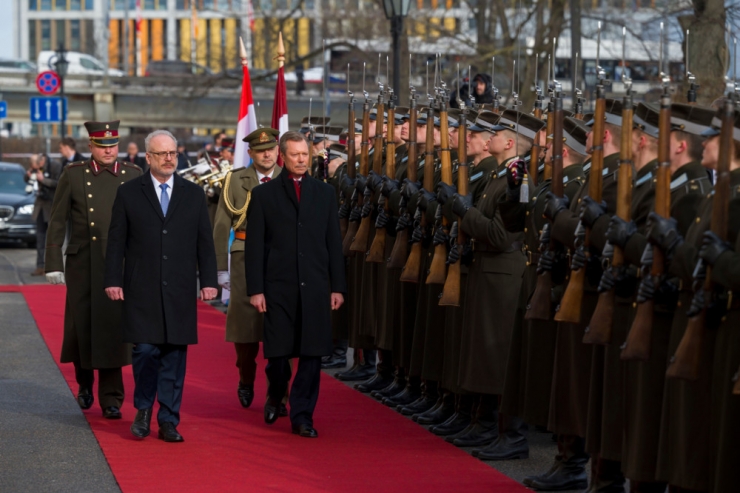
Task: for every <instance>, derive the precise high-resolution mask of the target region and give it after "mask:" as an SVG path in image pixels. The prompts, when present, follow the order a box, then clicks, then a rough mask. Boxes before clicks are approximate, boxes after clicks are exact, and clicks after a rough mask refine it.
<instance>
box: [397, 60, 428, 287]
mask: <svg viewBox="0 0 740 493" xmlns="http://www.w3.org/2000/svg"><path fill="white" fill-rule="evenodd" d="M428 71H429V64H427V72H428ZM427 98H429V108H427V128H426V130H427V134H426V139H425V144H424V189H425V190H427V191H431V190H432V189H433V188H434V98H433V97H432V96H431V94H429V73H427ZM419 221H420V223H421V224H420V225H421V230H422V231H425V230H426V227H427V217H426V214H421V219H420V220H419ZM421 243H422V242H420V241H417V242H415V243H413V244H412V245H411V253H409V258H408V259H406V264H405V265H404V267H403V271H401V282H419V279H420V275H421V256H422V253H423V252H422V244H421Z"/></svg>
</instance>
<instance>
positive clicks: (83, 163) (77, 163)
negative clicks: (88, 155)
mask: <svg viewBox="0 0 740 493" xmlns="http://www.w3.org/2000/svg"><path fill="white" fill-rule="evenodd" d="M86 165H87V161H75V162H74V163H69V164H68V165H67V166H65V168H79V167H80V166H86Z"/></svg>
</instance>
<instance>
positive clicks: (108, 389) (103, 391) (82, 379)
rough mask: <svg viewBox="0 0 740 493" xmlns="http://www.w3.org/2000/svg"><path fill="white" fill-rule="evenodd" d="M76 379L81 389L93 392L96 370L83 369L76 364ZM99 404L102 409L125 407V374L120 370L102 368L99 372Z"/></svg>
mask: <svg viewBox="0 0 740 493" xmlns="http://www.w3.org/2000/svg"><path fill="white" fill-rule="evenodd" d="M75 379H76V380H77V384H78V385H79V386H80V387H84V388H86V389H90V392H92V389H93V384H94V383H95V370H88V369H85V368H82V367H81V366H80V365H79V364H77V363H75ZM98 403H99V404H100V408H101V409H105V408H106V407H111V406H113V407H118V408H120V407H121V405H123V374H122V373H121V369H120V368H101V369H99V370H98Z"/></svg>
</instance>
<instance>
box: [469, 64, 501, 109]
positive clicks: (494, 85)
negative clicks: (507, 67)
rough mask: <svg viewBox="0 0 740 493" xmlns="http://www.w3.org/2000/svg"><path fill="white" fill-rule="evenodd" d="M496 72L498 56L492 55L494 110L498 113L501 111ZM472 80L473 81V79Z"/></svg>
mask: <svg viewBox="0 0 740 493" xmlns="http://www.w3.org/2000/svg"><path fill="white" fill-rule="evenodd" d="M495 72H496V57H495V56H492V57H491V92H493V111H495V112H496V113H498V112H499V108H498V89H497V88H496V82H494V81H495V79H494V75H495ZM471 82H472V81H471Z"/></svg>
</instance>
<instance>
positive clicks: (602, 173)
mask: <svg viewBox="0 0 740 493" xmlns="http://www.w3.org/2000/svg"><path fill="white" fill-rule="evenodd" d="M608 174H609V168H604V169H603V170H602V171H601V175H602V176H606V175H608Z"/></svg>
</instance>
